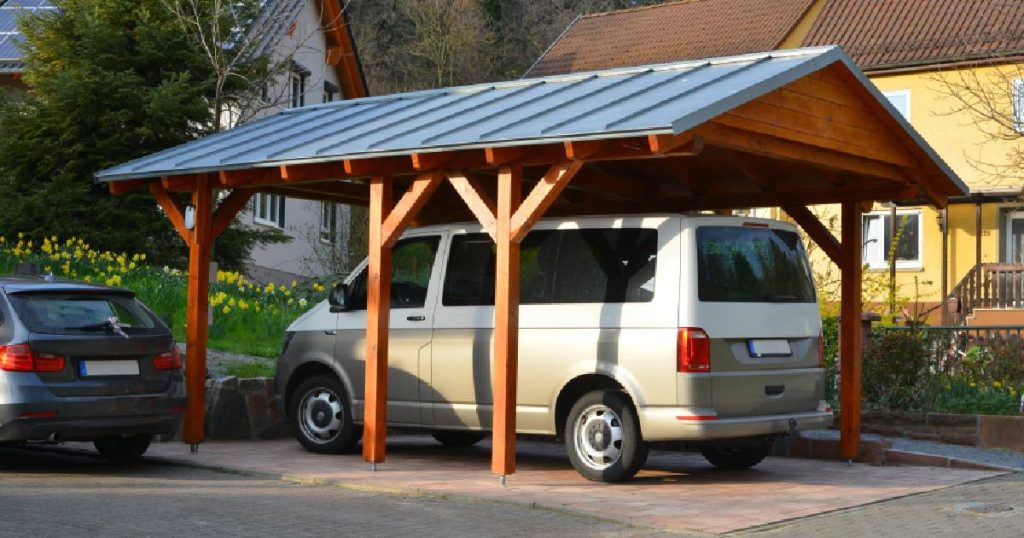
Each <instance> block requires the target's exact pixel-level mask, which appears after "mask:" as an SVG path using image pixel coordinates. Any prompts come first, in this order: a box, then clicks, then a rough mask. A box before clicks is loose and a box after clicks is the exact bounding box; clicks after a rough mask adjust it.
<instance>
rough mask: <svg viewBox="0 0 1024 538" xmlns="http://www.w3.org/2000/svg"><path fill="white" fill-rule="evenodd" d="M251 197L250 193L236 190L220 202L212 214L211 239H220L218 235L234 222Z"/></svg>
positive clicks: (251, 193)
mask: <svg viewBox="0 0 1024 538" xmlns="http://www.w3.org/2000/svg"><path fill="white" fill-rule="evenodd" d="M252 195H253V192H252V191H249V190H245V189H236V190H233V191H231V194H228V195H227V197H226V198H224V199H223V200H221V202H220V205H218V206H217V210H216V211H214V212H213V223H212V224H211V226H210V235H211V236H212V238H213V239H217V238H218V237H220V234H221V233H223V232H224V230H226V229H227V227H228V226H230V225H231V221H233V220H235V217H236V216H237V215H238V212H239V211H241V210H242V208H244V207H245V204H247V203H249V199H250V198H252Z"/></svg>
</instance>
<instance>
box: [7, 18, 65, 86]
mask: <svg viewBox="0 0 1024 538" xmlns="http://www.w3.org/2000/svg"><path fill="white" fill-rule="evenodd" d="M56 9H57V8H56V7H54V6H53V5H52V4H50V2H49V1H48V0H6V1H4V0H0V62H2V64H3V68H4V69H6V70H5V71H0V72H5V73H8V72H9V73H16V72H20V71H22V70H23V69H24V64H22V63H21V57H22V55H23V54H24V53H23V52H22V50H21V41H22V37H23V36H22V35H21V32H20V31H18V26H17V22H18V17H19V16H21V15H34V14H36V13H38V12H40V11H55V10H56Z"/></svg>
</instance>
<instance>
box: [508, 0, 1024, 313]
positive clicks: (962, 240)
mask: <svg viewBox="0 0 1024 538" xmlns="http://www.w3.org/2000/svg"><path fill="white" fill-rule="evenodd" d="M831 44H838V45H841V46H842V47H843V48H844V50H845V51H846V53H847V54H848V55H849V56H850V57H851V58H852V59H853V60H854V61H855V62H856V63H857V64H858V65H859V66H860V67H861V69H863V70H864V71H865V73H867V75H868V76H869V77H870V79H871V80H872V81H873V82H874V83H875V85H876V86H877V87H878V88H879V89H880V90H881V91H882V92H883V93H884V94H885V95H886V97H888V98H889V100H890V103H891V104H892V105H893V106H894V107H895V108H896V109H897V110H898V111H899V112H900V113H902V114H903V115H904V116H905V117H906V118H907V119H908V120H909V121H910V123H911V125H913V126H914V128H915V129H917V131H918V132H920V133H921V135H922V136H923V137H924V138H925V140H926V141H927V142H928V143H929V144H930V145H931V146H932V147H933V148H934V149H935V150H936V151H937V152H938V154H939V155H940V156H941V157H942V158H943V159H944V160H945V161H946V162H947V163H948V164H949V165H950V167H951V168H952V169H953V170H954V171H955V172H956V173H957V174H958V175H959V176H960V177H961V178H963V180H964V181H965V182H966V183H967V184H968V185H969V186H970V193H969V194H968V195H967V196H963V197H960V198H956V199H951V200H950V203H949V206H948V208H946V209H944V210H935V209H933V208H931V207H930V206H926V205H921V206H913V205H910V206H902V207H894V206H892V205H891V204H876V205H875V206H874V207H872V208H871V211H870V212H868V213H866V214H865V215H864V222H863V228H864V263H865V265H866V266H867V267H868V271H869V272H868V275H869V277H868V282H875V283H876V284H878V285H877V286H875V289H869V290H867V291H870V293H866V297H865V300H867V301H869V302H878V303H884V302H885V301H886V298H887V295H888V293H887V291H888V289H887V288H888V286H887V280H888V278H887V277H888V276H889V272H890V271H892V270H893V269H894V271H895V274H894V276H895V279H894V280H895V285H896V289H897V292H896V294H897V295H898V296H899V297H900V298H901V299H902V300H901V302H906V303H907V306H906V307H905V308H904V314H906V315H908V316H911V317H918V318H928V319H929V321H931V322H932V323H941V322H946V323H955V322H973V323H974V324H1021V325H1024V198H1022V186H1024V183H1022V178H1024V158H1022V154H1021V153H1020V152H1021V150H1022V148H1024V145H1022V141H1024V134H1022V133H1024V69H1022V66H1024V3H1022V2H1007V1H1006V0H900V1H853V0H684V1H681V2H672V3H668V4H662V5H658V6H651V7H644V8H637V9H631V10H624V11H618V12H611V13H603V14H597V15H591V16H586V17H580V18H578V19H577V20H576V21H574V22H573V23H572V24H571V25H570V26H569V28H567V29H566V31H565V32H563V34H562V35H561V36H560V37H559V39H558V40H557V41H556V42H555V43H554V44H552V46H551V47H550V48H549V49H548V50H547V51H546V52H545V54H544V55H543V56H542V57H541V58H540V59H539V60H538V61H537V63H536V64H534V66H533V67H531V69H530V71H529V73H528V76H542V75H549V74H557V73H565V72H572V71H587V70H594V69H602V68H608V67H617V66H626V65H643V64H654V63H663V62H671V61H679V60H684V59H692V58H705V57H713V56H723V55H730V54H741V53H745V52H758V51H764V50H771V49H787V48H796V47H803V46H815V45H831ZM830 211H831V208H828V207H822V208H816V212H818V213H819V214H820V215H821V216H822V217H824V218H823V220H824V221H826V222H827V221H828V220H829V219H828V214H829V213H830ZM769 212H770V213H771V214H773V215H775V216H782V215H780V213H781V212H780V211H779V210H777V209H771V210H769ZM835 221H836V222H838V219H835ZM893 222H896V224H897V225H896V226H895V229H894V227H893V226H892V223H893ZM893 239H896V245H897V246H896V248H895V249H893V248H891V245H892V243H893ZM893 251H894V252H895V258H896V260H895V264H893V265H894V266H895V267H892V266H891V265H890V263H889V254H890V253H891V252H893ZM814 257H815V260H814V261H815V266H816V267H817V268H819V272H820V273H822V274H823V275H825V277H824V278H820V280H827V274H828V273H829V272H830V269H829V265H830V262H828V261H827V259H826V258H825V256H824V255H821V254H819V255H817V256H814ZM831 272H832V274H835V270H834V268H832V269H831ZM871 275H874V277H872V276H871ZM866 288H872V286H871V285H870V284H869V285H868V286H866ZM950 299H952V300H950ZM944 305H948V306H947V307H946V308H943V306H944Z"/></svg>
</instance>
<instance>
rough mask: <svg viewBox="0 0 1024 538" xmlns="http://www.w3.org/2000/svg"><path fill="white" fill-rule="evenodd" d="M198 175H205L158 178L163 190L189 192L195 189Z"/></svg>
mask: <svg viewBox="0 0 1024 538" xmlns="http://www.w3.org/2000/svg"><path fill="white" fill-rule="evenodd" d="M200 177H202V178H205V177H206V175H205V174H195V175H185V176H163V177H162V178H160V184H161V185H163V187H164V190H167V191H170V192H191V191H194V190H195V189H196V185H197V184H198V182H199V178H200Z"/></svg>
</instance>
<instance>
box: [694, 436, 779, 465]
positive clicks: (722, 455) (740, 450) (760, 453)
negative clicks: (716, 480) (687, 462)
mask: <svg viewBox="0 0 1024 538" xmlns="http://www.w3.org/2000/svg"><path fill="white" fill-rule="evenodd" d="M771 449H772V442H771V441H764V442H758V443H753V444H742V445H730V444H728V443H722V444H710V445H704V446H702V447H701V449H700V453H701V454H703V455H704V459H706V460H708V461H709V462H711V464H712V465H714V466H715V467H717V468H719V469H726V470H738V469H749V468H751V467H753V466H755V465H757V464H758V463H761V460H763V459H764V458H765V457H766V456H768V453H769V452H771Z"/></svg>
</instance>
